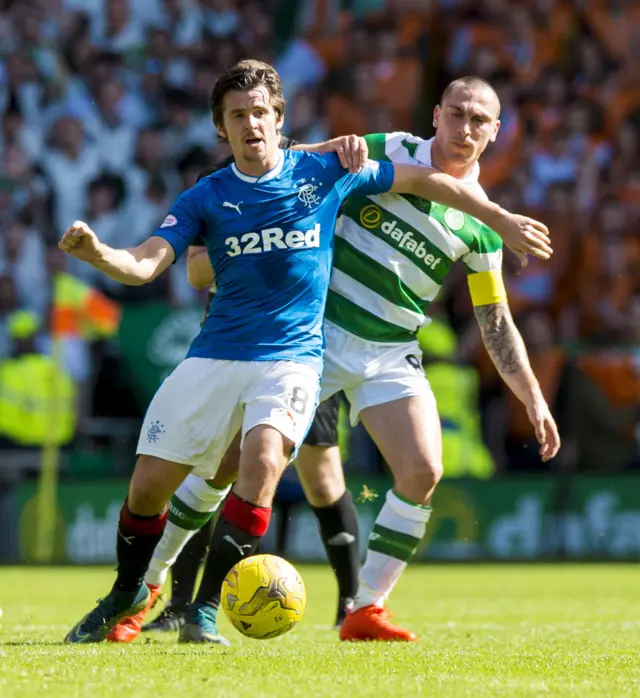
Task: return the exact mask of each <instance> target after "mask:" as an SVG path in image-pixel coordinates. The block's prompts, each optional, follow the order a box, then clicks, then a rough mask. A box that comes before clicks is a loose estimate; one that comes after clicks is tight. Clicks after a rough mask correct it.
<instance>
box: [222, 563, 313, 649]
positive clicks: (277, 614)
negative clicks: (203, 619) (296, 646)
mask: <svg viewBox="0 0 640 698" xmlns="http://www.w3.org/2000/svg"><path fill="white" fill-rule="evenodd" d="M306 605H307V594H306V591H305V588H304V582H303V581H302V577H301V576H300V574H299V573H298V570H296V568H295V567H294V566H293V565H291V564H290V563H288V562H287V561H286V560H283V559H282V558H281V557H276V556H275V555H254V556H252V557H248V558H247V559H246V560H241V561H240V562H238V564H237V565H235V566H234V567H233V568H232V569H231V570H230V572H229V573H228V574H227V576H226V577H225V580H224V582H223V583H222V608H223V609H224V612H225V615H226V616H227V618H228V619H229V620H230V621H231V623H232V624H233V626H234V627H235V628H236V629H237V630H239V631H240V632H241V633H242V634H243V635H246V636H247V637H252V638H253V639H254V640H268V639H270V638H272V637H278V635H284V634H285V633H287V632H289V630H291V629H292V628H293V626H294V625H296V624H297V623H299V622H300V620H301V619H302V616H303V615H304V609H305V607H306Z"/></svg>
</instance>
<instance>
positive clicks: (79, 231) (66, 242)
mask: <svg viewBox="0 0 640 698" xmlns="http://www.w3.org/2000/svg"><path fill="white" fill-rule="evenodd" d="M58 247H59V248H60V249H61V250H62V251H63V252H67V253H68V254H70V255H72V256H73V257H76V258H77V259H80V260H82V261H83V262H94V261H98V260H99V259H100V257H101V253H100V248H101V243H100V241H99V240H98V236H97V235H96V234H95V233H94V232H93V230H91V228H90V227H89V226H88V225H87V224H86V223H85V222H84V221H75V223H73V225H71V226H70V227H69V228H67V229H66V230H65V232H64V234H63V236H62V239H61V240H60V242H59V243H58Z"/></svg>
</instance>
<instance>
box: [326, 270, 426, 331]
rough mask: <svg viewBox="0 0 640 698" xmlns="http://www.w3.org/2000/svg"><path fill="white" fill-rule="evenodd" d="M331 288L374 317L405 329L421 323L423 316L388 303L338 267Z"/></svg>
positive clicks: (413, 328) (412, 328)
mask: <svg viewBox="0 0 640 698" xmlns="http://www.w3.org/2000/svg"><path fill="white" fill-rule="evenodd" d="M331 290H332V291H334V292H335V293H337V294H339V295H341V296H344V297H345V298H346V299H347V300H350V301H351V302H352V303H355V304H356V305H358V306H360V307H361V308H364V309H365V310H366V311H368V312H369V313H371V314H372V315H375V316H376V317H379V318H381V319H382V320H385V321H386V322H390V323H392V324H394V325H398V327H402V328H404V329H405V330H411V331H413V330H415V328H416V325H417V326H420V325H422V323H423V321H424V316H423V315H422V313H416V312H414V311H413V310H409V309H407V308H401V307H400V306H398V305H395V304H394V303H390V302H389V301H388V300H387V299H386V298H383V297H382V296H379V295H378V294H377V293H374V292H373V291H372V290H371V289H369V288H367V287H366V286H363V285H362V284H361V283H360V282H359V281H356V280H355V279H352V278H351V277H350V276H347V275H346V274H344V273H343V272H341V271H340V270H339V269H335V268H334V270H333V275H332V277H331Z"/></svg>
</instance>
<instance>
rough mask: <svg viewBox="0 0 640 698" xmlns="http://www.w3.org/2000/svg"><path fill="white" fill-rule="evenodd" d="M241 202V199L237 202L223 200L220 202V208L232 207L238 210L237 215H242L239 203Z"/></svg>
mask: <svg viewBox="0 0 640 698" xmlns="http://www.w3.org/2000/svg"><path fill="white" fill-rule="evenodd" d="M241 203H242V201H238V203H237V204H232V203H231V202H230V201H225V202H224V203H223V204H222V208H232V209H234V210H235V211H237V212H238V215H239V216H241V215H242V213H241V212H240V204H241Z"/></svg>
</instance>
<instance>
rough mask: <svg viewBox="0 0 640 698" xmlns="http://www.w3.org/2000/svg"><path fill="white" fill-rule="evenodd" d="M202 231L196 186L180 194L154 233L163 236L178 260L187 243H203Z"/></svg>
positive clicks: (202, 222)
mask: <svg viewBox="0 0 640 698" xmlns="http://www.w3.org/2000/svg"><path fill="white" fill-rule="evenodd" d="M203 231H204V220H203V218H202V215H201V201H200V197H199V196H198V188H197V187H196V188H192V189H187V191H185V192H183V193H182V194H180V196H179V197H178V198H177V199H176V200H175V202H174V204H173V206H172V207H171V209H170V211H169V215H168V216H167V217H166V218H165V219H164V222H163V223H162V225H161V226H160V227H159V228H158V229H157V230H156V231H155V233H154V235H156V236H158V237H161V238H164V239H165V240H166V241H167V242H168V243H169V244H170V245H171V247H173V251H174V252H175V258H176V260H178V259H179V258H180V257H181V256H182V255H183V254H184V253H185V251H186V250H187V247H189V245H195V244H201V245H202V244H204V243H203V241H202V237H201V235H202V233H203Z"/></svg>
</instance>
